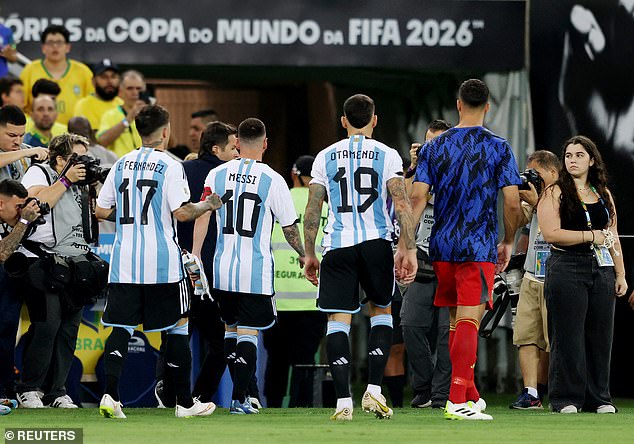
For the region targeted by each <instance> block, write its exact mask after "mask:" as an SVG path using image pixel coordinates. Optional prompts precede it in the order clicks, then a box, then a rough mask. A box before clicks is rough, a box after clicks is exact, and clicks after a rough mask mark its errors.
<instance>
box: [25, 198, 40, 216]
mask: <svg viewBox="0 0 634 444" xmlns="http://www.w3.org/2000/svg"><path fill="white" fill-rule="evenodd" d="M20 217H23V218H24V219H26V220H28V221H29V222H33V221H34V220H35V219H37V218H38V217H40V206H39V205H38V204H37V202H36V201H35V199H34V200H32V201H31V202H29V203H28V204H26V205H25V206H24V207H22V209H21V210H20Z"/></svg>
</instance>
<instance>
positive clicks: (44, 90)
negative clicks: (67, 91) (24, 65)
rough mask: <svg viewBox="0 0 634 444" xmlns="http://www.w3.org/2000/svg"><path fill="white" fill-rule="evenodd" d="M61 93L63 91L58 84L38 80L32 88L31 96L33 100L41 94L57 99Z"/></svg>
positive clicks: (47, 80)
mask: <svg viewBox="0 0 634 444" xmlns="http://www.w3.org/2000/svg"><path fill="white" fill-rule="evenodd" d="M61 92H62V89H61V88H60V87H59V85H58V84H57V82H54V81H52V80H49V79H37V80H36V81H35V83H34V84H33V87H32V88H31V95H32V96H33V98H35V97H37V96H39V95H40V94H48V95H50V96H55V97H57V96H59V93H61Z"/></svg>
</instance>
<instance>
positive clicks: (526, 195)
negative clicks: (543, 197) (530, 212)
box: [520, 182, 539, 208]
mask: <svg viewBox="0 0 634 444" xmlns="http://www.w3.org/2000/svg"><path fill="white" fill-rule="evenodd" d="M528 186H529V188H530V190H520V199H521V200H522V201H524V202H526V203H527V204H529V205H530V206H531V207H533V208H535V205H537V201H538V200H539V195H538V194H537V190H536V189H535V185H533V184H532V183H530V182H528Z"/></svg>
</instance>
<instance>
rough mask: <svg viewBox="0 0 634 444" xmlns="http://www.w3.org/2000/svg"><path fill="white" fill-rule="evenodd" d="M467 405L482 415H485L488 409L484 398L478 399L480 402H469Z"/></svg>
mask: <svg viewBox="0 0 634 444" xmlns="http://www.w3.org/2000/svg"><path fill="white" fill-rule="evenodd" d="M467 404H468V405H469V407H471V408H472V409H474V410H475V411H477V412H480V413H484V411H485V410H486V409H487V403H486V401H485V400H484V399H482V398H478V400H477V401H475V402H473V401H467Z"/></svg>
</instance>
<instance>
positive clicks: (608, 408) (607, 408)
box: [597, 404, 616, 413]
mask: <svg viewBox="0 0 634 444" xmlns="http://www.w3.org/2000/svg"><path fill="white" fill-rule="evenodd" d="M597 413H616V407H614V406H613V405H612V404H604V405H600V406H599V407H597Z"/></svg>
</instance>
